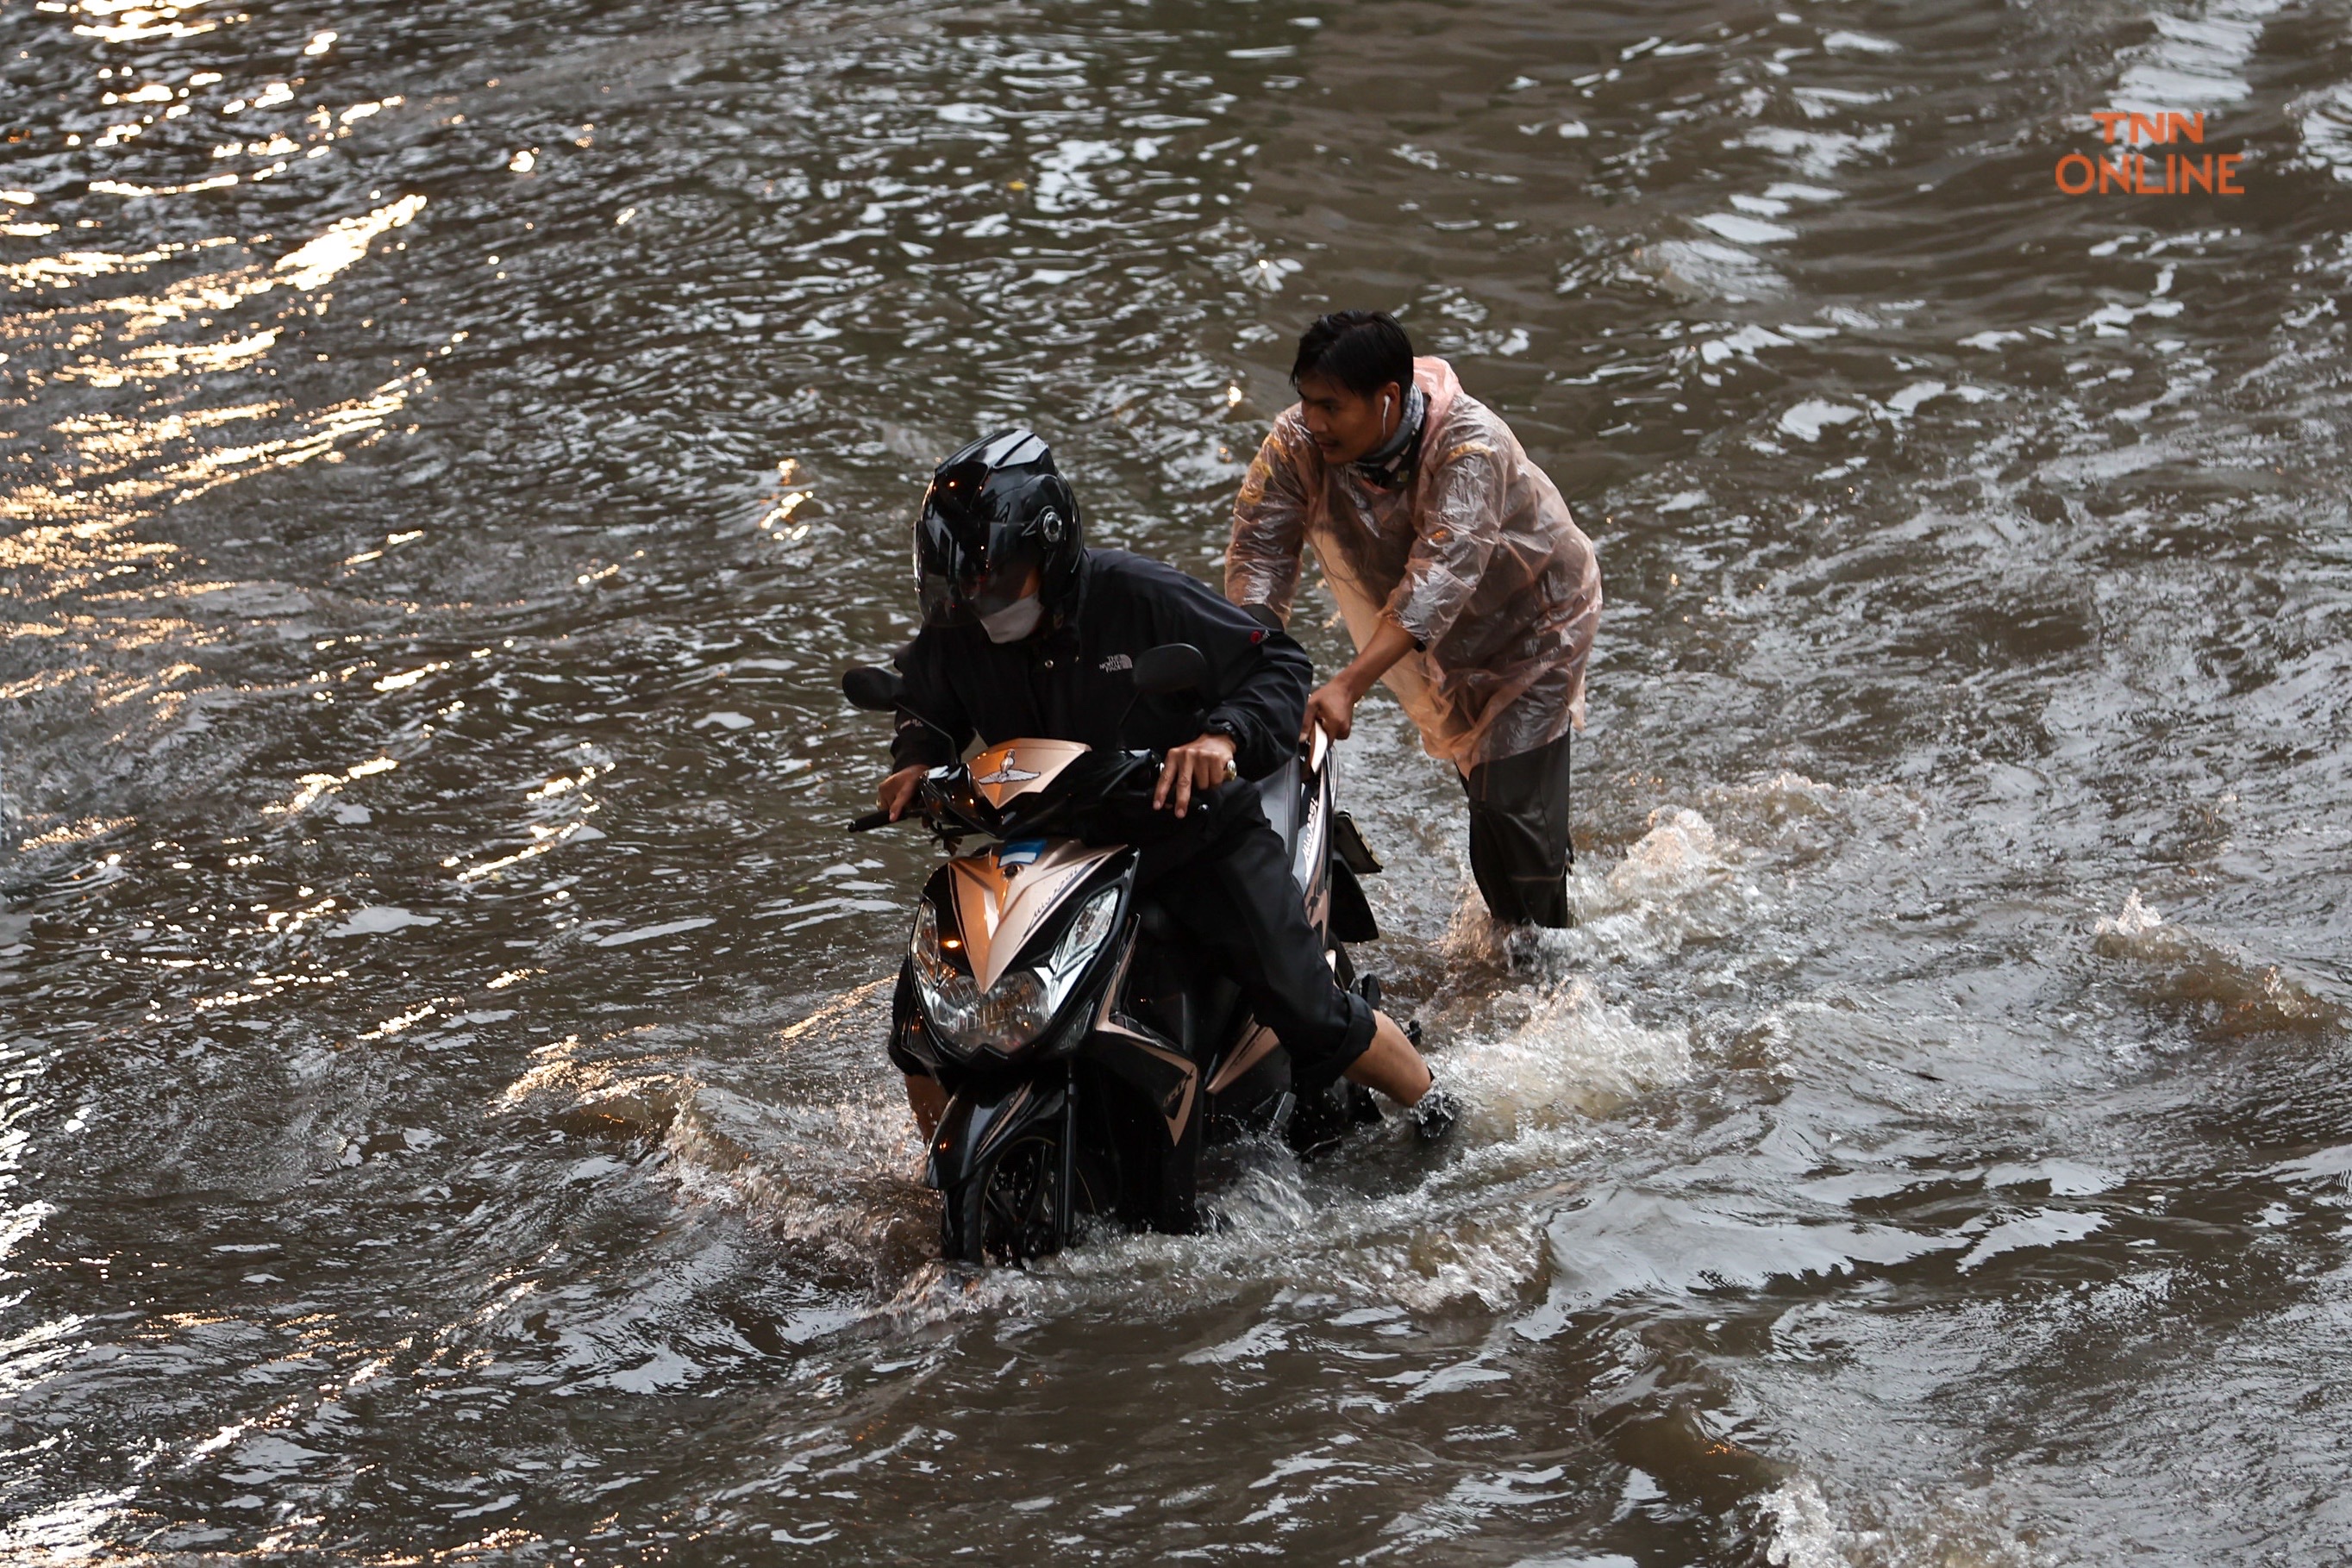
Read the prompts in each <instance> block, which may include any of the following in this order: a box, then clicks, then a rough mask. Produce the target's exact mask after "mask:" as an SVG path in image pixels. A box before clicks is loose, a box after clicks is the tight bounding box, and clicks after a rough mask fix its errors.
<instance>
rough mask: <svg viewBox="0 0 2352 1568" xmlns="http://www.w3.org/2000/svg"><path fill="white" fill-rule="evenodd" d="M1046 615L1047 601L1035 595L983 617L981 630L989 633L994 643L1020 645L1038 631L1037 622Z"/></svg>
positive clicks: (989, 637)
mask: <svg viewBox="0 0 2352 1568" xmlns="http://www.w3.org/2000/svg"><path fill="white" fill-rule="evenodd" d="M1043 619H1045V600H1044V599H1043V598H1042V597H1040V596H1039V595H1037V594H1034V593H1033V594H1031V595H1029V597H1027V598H1026V599H1016V600H1014V601H1013V602H1012V603H1010V604H1008V605H1006V606H1005V607H1004V608H1003V609H1002V610H1000V611H998V612H996V613H995V614H993V615H983V616H982V617H981V618H980V629H981V630H982V632H987V633H988V640H989V641H990V642H992V643H1018V642H1019V641H1021V639H1022V638H1024V637H1026V636H1027V635H1029V633H1030V632H1034V631H1035V630H1037V622H1039V621H1041V620H1043Z"/></svg>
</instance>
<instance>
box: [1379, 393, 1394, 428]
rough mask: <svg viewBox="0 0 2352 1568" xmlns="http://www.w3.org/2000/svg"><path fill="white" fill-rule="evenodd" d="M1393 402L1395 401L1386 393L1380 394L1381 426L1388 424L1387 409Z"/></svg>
mask: <svg viewBox="0 0 2352 1568" xmlns="http://www.w3.org/2000/svg"><path fill="white" fill-rule="evenodd" d="M1394 402H1396V399H1394V398H1392V397H1391V396H1389V395H1388V394H1387V393H1385V392H1383V393H1381V423H1382V424H1386V423H1388V422H1389V408H1390V406H1391V404H1393V403H1394Z"/></svg>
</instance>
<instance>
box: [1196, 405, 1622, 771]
mask: <svg viewBox="0 0 2352 1568" xmlns="http://www.w3.org/2000/svg"><path fill="white" fill-rule="evenodd" d="M1413 382H1414V384H1415V385H1416V386H1418V387H1419V388H1420V389H1421V391H1422V392H1423V395H1424V396H1425V397H1426V398H1427V399H1428V413H1427V415H1426V417H1425V419H1424V421H1423V426H1422V439H1421V456H1420V459H1419V462H1418V464H1417V465H1416V468H1415V471H1414V473H1413V475H1412V478H1411V479H1410V480H1409V481H1408V482H1407V483H1406V484H1405V485H1404V486H1403V487H1402V488H1401V489H1397V490H1393V491H1391V490H1383V489H1381V488H1380V487H1379V486H1376V485H1373V484H1371V483H1370V482H1369V481H1368V480H1366V479H1365V478H1364V477H1363V476H1360V474H1358V473H1357V472H1356V471H1355V469H1354V468H1353V467H1352V466H1351V465H1340V466H1339V467H1337V468H1334V467H1332V466H1331V465H1328V464H1327V463H1325V462H1324V460H1323V455H1322V454H1321V453H1320V452H1318V451H1317V450H1316V447H1315V443H1314V441H1313V439H1312V438H1311V437H1310V436H1308V434H1307V425H1306V422H1305V421H1304V419H1303V418H1302V417H1301V416H1300V414H1299V412H1298V409H1297V406H1296V405H1295V404H1294V405H1293V406H1292V407H1291V408H1289V409H1287V410H1286V411H1285V412H1284V413H1283V414H1282V416H1281V417H1280V418H1279V419H1277V420H1276V421H1275V423H1274V429H1273V431H1272V433H1271V434H1268V435H1267V436H1266V438H1265V444H1263V445H1261V446H1260V447H1259V448H1258V454H1257V457H1256V459H1255V461H1254V462H1252V463H1251V465H1250V470H1249V476H1248V477H1247V478H1245V479H1244V480H1243V481H1242V489H1241V495H1240V497H1239V498H1238V499H1237V500H1235V502H1234V538H1233V544H1232V546H1231V548H1230V549H1228V550H1227V552H1226V555H1225V597H1227V598H1228V599H1231V600H1232V601H1234V603H1236V604H1244V605H1246V604H1264V605H1266V606H1268V607H1269V608H1271V609H1272V610H1273V611H1274V612H1276V614H1278V615H1280V616H1281V617H1282V618H1283V620H1284V621H1285V622H1288V620H1289V618H1290V606H1291V601H1292V599H1293V598H1294V596H1295V595H1296V594H1297V591H1298V571H1299V552H1300V548H1301V546H1302V545H1312V546H1313V547H1314V549H1315V555H1316V559H1318V561H1319V562H1321V564H1322V567H1323V575H1324V578H1325V580H1327V581H1328V582H1329V583H1330V585H1331V591H1332V594H1333V596H1334V597H1335V598H1337V599H1338V600H1339V612H1340V614H1341V615H1342V616H1344V617H1345V618H1346V620H1347V622H1348V631H1349V634H1350V635H1351V636H1353V637H1354V638H1355V641H1356V646H1357V647H1359V648H1361V647H1362V646H1363V645H1364V644H1365V643H1366V642H1368V641H1370V638H1371V635H1372V633H1373V631H1374V630H1375V629H1376V627H1377V625H1378V623H1379V622H1380V621H1381V619H1382V618H1385V619H1387V620H1390V621H1392V622H1396V623H1397V624H1398V625H1400V626H1402V627H1403V628H1404V629H1405V630H1406V631H1407V632H1411V633H1412V638H1413V641H1414V642H1415V643H1417V644H1418V649H1417V651H1415V652H1413V653H1407V654H1406V655H1405V656H1404V657H1403V658H1402V659H1401V660H1399V661H1398V662H1397V664H1395V665H1394V666H1393V667H1391V669H1390V671H1389V673H1388V674H1386V675H1384V676H1382V677H1381V680H1382V683H1383V684H1384V685H1387V686H1388V688H1389V689H1390V690H1391V692H1394V693H1395V694H1396V696H1397V700H1398V701H1399V702H1401V703H1402V704H1403V705H1404V710H1405V712H1406V713H1407V714H1409V715H1411V716H1412V720H1413V722H1414V723H1415V724H1417V725H1419V726H1420V727H1421V733H1422V739H1423V744H1424V745H1425V746H1426V747H1428V749H1429V753H1430V755H1431V756H1433V757H1440V758H1444V759H1445V760H1447V761H1449V762H1452V763H1453V764H1454V766H1455V767H1456V768H1460V769H1461V770H1462V771H1463V772H1464V773H1465V774H1466V773H1467V772H1469V770H1470V769H1471V768H1475V767H1476V766H1478V765H1479V764H1480V763H1484V762H1491V761H1494V760H1495V759H1496V758H1504V757H1511V756H1515V755H1517V753H1519V752H1522V751H1528V750H1532V749H1534V748H1535V747H1538V746H1542V745H1545V744H1546V743H1548V742H1549V741H1553V740H1557V739H1558V738H1559V737H1560V736H1562V735H1564V734H1566V733H1567V732H1568V729H1569V727H1570V725H1571V724H1573V725H1574V726H1575V727H1577V728H1579V729H1581V728H1583V727H1584V664H1585V660H1586V658H1587V656H1588V655H1590V653H1591V651H1592V635H1593V632H1594V631H1595V629H1596V628H1597V627H1598V626H1599V624H1600V621H1601V567H1600V563H1599V562H1598V561H1596V560H1595V559H1594V558H1593V554H1592V541H1591V539H1588V538H1585V537H1584V532H1583V530H1582V529H1580V528H1578V527H1577V526H1576V523H1575V520H1574V519H1573V518H1571V517H1570V516H1569V511H1568V503H1567V502H1566V501H1564V500H1562V499H1561V498H1560V494H1559V488H1558V487H1557V486H1554V485H1553V484H1552V482H1551V480H1550V478H1549V476H1546V475H1545V473H1544V471H1543V470H1542V469H1540V468H1538V467H1537V466H1536V465H1535V464H1534V463H1532V462H1530V461H1529V460H1528V455H1527V453H1526V452H1525V451H1524V450H1523V449H1522V448H1521V447H1520V445H1519V442H1518V438H1517V436H1515V435H1513V434H1511V430H1510V427H1509V426H1508V425H1507V424H1505V423H1503V421H1502V419H1501V418H1500V417H1499V416H1498V415H1496V413H1495V412H1494V411H1493V410H1492V409H1489V408H1488V407H1486V404H1484V403H1482V402H1478V400H1477V399H1475V398H1474V397H1472V396H1470V394H1469V393H1467V392H1464V391H1463V390H1462V383H1461V382H1459V381H1458V380H1456V379H1455V378H1454V370H1453V367H1452V366H1450V365H1448V364H1447V363H1446V362H1445V361H1443V360H1435V359H1423V360H1416V361H1413Z"/></svg>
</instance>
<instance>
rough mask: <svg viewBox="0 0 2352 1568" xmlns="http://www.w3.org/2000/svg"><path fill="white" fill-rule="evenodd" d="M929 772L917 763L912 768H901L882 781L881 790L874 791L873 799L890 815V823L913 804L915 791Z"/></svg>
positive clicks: (896, 819) (902, 814)
mask: <svg viewBox="0 0 2352 1568" xmlns="http://www.w3.org/2000/svg"><path fill="white" fill-rule="evenodd" d="M929 771H930V769H929V768H925V767H923V766H922V765H921V764H919V763H918V764H917V765H915V766H914V767H912V768H900V769H898V772H896V773H893V774H892V775H890V777H889V778H887V779H884V780H882V788H881V789H877V790H876V791H875V794H874V799H875V800H876V802H877V804H879V805H880V806H881V808H882V809H883V810H886V811H887V812H889V813H890V820H891V821H894V822H895V821H898V819H899V818H900V817H902V816H904V815H905V814H906V810H907V808H908V807H909V806H911V805H913V804H914V803H915V791H916V789H919V788H920V787H921V785H922V782H923V775H924V774H926V773H928V772H929Z"/></svg>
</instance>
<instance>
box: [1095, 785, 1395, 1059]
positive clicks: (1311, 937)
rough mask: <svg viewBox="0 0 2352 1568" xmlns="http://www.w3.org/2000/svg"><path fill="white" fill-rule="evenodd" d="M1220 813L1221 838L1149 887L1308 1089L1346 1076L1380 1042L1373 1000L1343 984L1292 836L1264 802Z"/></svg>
mask: <svg viewBox="0 0 2352 1568" xmlns="http://www.w3.org/2000/svg"><path fill="white" fill-rule="evenodd" d="M1245 804H1246V809H1245V810H1237V811H1232V812H1230V813H1220V815H1221V816H1223V817H1225V821H1223V823H1221V824H1220V826H1219V829H1218V831H1217V832H1216V834H1215V837H1214V839H1213V841H1212V842H1210V843H1208V844H1206V845H1203V846H1202V849H1201V850H1200V851H1199V852H1197V853H1195V854H1192V855H1191V856H1189V857H1188V858H1186V859H1185V860H1184V862H1182V864H1181V866H1179V867H1176V868H1174V869H1171V870H1170V871H1168V872H1166V873H1162V874H1160V875H1157V876H1154V875H1152V874H1151V872H1152V869H1153V868H1152V866H1151V863H1150V860H1149V859H1148V858H1147V861H1146V862H1145V875H1146V878H1147V882H1146V884H1145V887H1144V888H1143V889H1142V890H1141V891H1143V892H1144V893H1145V895H1146V896H1148V897H1150V898H1151V899H1152V900H1153V901H1154V902H1156V903H1157V904H1159V905H1160V907H1161V908H1162V909H1165V910H1166V911H1167V912H1168V914H1169V915H1170V916H1171V917H1172V918H1173V919H1174V920H1175V921H1176V923H1177V924H1178V925H1181V926H1182V927H1183V928H1184V932H1185V934H1186V935H1187V936H1191V937H1192V940H1193V941H1195V942H1197V943H1198V944H1200V946H1201V947H1202V949H1203V950H1204V951H1205V952H1206V954H1207V956H1208V958H1209V961H1210V962H1211V963H1212V964H1213V965H1215V966H1216V967H1217V968H1218V969H1219V970H1221V971H1222V972H1223V973H1224V974H1225V975H1227V976H1230V977H1232V978H1233V979H1234V981H1235V982H1237V983H1238V984H1239V985H1240V986H1241V988H1242V995H1243V996H1244V998H1246V999H1247V1000H1248V1002H1249V1008H1250V1011H1251V1012H1252V1013H1253V1014H1255V1016H1256V1018H1257V1021H1258V1022H1260V1023H1262V1024H1264V1025H1265V1027H1266V1028H1268V1029H1270V1030H1274V1032H1275V1036H1276V1039H1278V1040H1281V1041H1282V1048H1283V1050H1285V1051H1287V1052H1289V1054H1290V1072H1291V1080H1292V1082H1294V1083H1296V1084H1297V1085H1298V1086H1299V1087H1300V1088H1301V1090H1302V1091H1313V1090H1317V1089H1321V1088H1323V1087H1325V1086H1326V1085H1328V1084H1329V1083H1330V1082H1332V1081H1333V1080H1334V1079H1336V1078H1338V1077H1339V1075H1340V1074H1341V1073H1342V1072H1345V1071H1347V1070H1348V1068H1349V1066H1350V1065H1351V1064H1352V1063H1353V1062H1354V1061H1355V1060H1356V1059H1357V1058H1358V1057H1360V1056H1361V1055H1363V1054H1364V1051H1365V1049H1366V1048H1367V1047H1369V1046H1370V1044H1371V1043H1372V1030H1373V1028H1374V1024H1373V1019H1372V1009H1371V1005H1370V1003H1368V1002H1366V1001H1365V1000H1364V998H1361V997H1360V996H1358V995H1356V994H1355V993H1354V992H1353V991H1349V990H1345V989H1343V988H1341V987H1340V985H1339V981H1338V979H1337V978H1335V977H1333V975H1332V973H1331V966H1330V965H1329V964H1328V963H1326V962H1325V961H1324V957H1323V942H1322V938H1320V937H1319V936H1317V935H1316V934H1315V928H1314V927H1313V926H1312V925H1308V924H1307V911H1306V907H1305V905H1304V904H1303V903H1302V901H1301V899H1300V896H1299V892H1298V884H1297V883H1296V882H1294V881H1292V880H1291V876H1290V859H1289V856H1288V855H1287V854H1286V853H1285V852H1284V851H1283V846H1282V839H1281V837H1280V835H1278V834H1277V833H1276V832H1275V831H1274V829H1273V828H1272V827H1270V826H1269V825H1267V822H1266V820H1265V815H1264V813H1262V812H1261V811H1259V810H1257V808H1256V805H1255V802H1254V801H1250V802H1246V803H1245Z"/></svg>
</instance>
